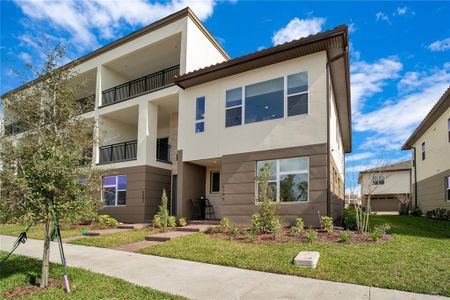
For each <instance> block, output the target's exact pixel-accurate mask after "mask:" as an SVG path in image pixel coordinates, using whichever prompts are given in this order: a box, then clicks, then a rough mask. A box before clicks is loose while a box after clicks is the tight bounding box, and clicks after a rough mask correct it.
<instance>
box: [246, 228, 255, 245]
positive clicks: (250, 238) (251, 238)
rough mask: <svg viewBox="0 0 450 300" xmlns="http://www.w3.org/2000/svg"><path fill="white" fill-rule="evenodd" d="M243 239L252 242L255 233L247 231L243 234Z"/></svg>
mask: <svg viewBox="0 0 450 300" xmlns="http://www.w3.org/2000/svg"><path fill="white" fill-rule="evenodd" d="M245 238H246V239H247V240H250V241H252V242H254V241H255V240H256V233H255V232H254V231H253V230H250V231H247V232H246V233H245Z"/></svg>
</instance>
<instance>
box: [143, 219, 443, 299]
mask: <svg viewBox="0 0 450 300" xmlns="http://www.w3.org/2000/svg"><path fill="white" fill-rule="evenodd" d="M371 218H372V219H371V220H372V223H373V224H383V223H389V224H391V226H392V230H391V232H392V234H393V235H394V240H392V241H390V242H387V243H384V244H366V245H350V244H320V243H313V244H306V243H305V244H296V243H285V244H278V245H260V244H251V243H248V244H245V243H238V242H235V241H227V240H222V239H219V238H213V237H209V236H208V235H206V234H203V233H198V234H193V235H188V236H184V237H180V238H177V239H174V240H172V241H169V242H166V243H164V244H161V245H155V246H151V247H148V248H144V249H141V250H139V251H138V252H140V253H145V254H152V255H159V256H166V257H173V258H180V259H186V260H193V261H200V262H206V263H212V264H218V265H225V266H234V267H239V268H245V269H252V270H259V271H266V272H274V273H283V274H292V275H299V276H305V277H311V278H319V279H325V280H333V281H341V282H349V283H356V284H362V285H368V286H376V287H383V288H392V289H398V290H405V291H411V292H418V293H428V294H440V295H446V296H450V280H449V279H450V268H449V266H450V250H449V249H450V222H446V221H438V220H431V219H427V218H420V217H410V216H372V217H371ZM302 250H306V251H308V250H309V251H320V260H319V264H318V267H317V269H314V270H311V269H301V268H298V267H296V266H294V265H293V264H292V260H293V258H294V257H295V256H296V255H297V254H298V252H299V251H302Z"/></svg>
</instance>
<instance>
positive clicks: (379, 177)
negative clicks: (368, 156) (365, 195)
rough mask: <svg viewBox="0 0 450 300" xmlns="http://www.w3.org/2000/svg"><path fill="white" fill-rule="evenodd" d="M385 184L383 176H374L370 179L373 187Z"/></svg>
mask: <svg viewBox="0 0 450 300" xmlns="http://www.w3.org/2000/svg"><path fill="white" fill-rule="evenodd" d="M375 178H377V179H376V180H375ZM381 180H382V181H383V183H380V182H381ZM385 182H386V177H385V176H384V175H379V174H375V175H373V177H372V184H374V185H384V183H385Z"/></svg>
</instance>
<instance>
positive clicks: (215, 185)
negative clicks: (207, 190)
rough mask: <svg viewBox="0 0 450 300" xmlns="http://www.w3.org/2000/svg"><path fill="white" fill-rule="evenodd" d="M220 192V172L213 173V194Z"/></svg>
mask: <svg viewBox="0 0 450 300" xmlns="http://www.w3.org/2000/svg"><path fill="white" fill-rule="evenodd" d="M218 192H220V172H219V171H212V172H211V193H218Z"/></svg>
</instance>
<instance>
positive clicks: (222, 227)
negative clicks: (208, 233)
mask: <svg viewBox="0 0 450 300" xmlns="http://www.w3.org/2000/svg"><path fill="white" fill-rule="evenodd" d="M219 228H220V231H221V232H226V231H227V230H228V229H229V228H230V220H228V218H222V220H220V224H219Z"/></svg>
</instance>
